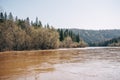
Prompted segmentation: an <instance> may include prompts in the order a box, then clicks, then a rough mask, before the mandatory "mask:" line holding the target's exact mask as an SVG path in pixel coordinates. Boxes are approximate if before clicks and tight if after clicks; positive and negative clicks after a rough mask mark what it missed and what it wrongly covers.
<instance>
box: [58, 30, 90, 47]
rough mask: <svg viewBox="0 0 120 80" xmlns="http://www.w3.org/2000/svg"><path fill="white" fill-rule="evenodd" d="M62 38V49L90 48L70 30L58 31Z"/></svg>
mask: <svg viewBox="0 0 120 80" xmlns="http://www.w3.org/2000/svg"><path fill="white" fill-rule="evenodd" d="M57 31H58V33H59V35H60V37H59V40H60V41H61V42H60V47H67V48H69V47H74V48H75V47H85V46H88V44H87V43H86V42H84V41H83V40H82V39H80V36H79V34H74V33H73V32H72V30H69V29H58V30H57Z"/></svg>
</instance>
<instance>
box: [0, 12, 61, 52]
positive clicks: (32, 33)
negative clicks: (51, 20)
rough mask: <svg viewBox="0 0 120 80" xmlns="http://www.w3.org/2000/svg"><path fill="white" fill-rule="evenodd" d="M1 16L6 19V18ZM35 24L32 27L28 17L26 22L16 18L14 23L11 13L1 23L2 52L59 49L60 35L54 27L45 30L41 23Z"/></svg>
mask: <svg viewBox="0 0 120 80" xmlns="http://www.w3.org/2000/svg"><path fill="white" fill-rule="evenodd" d="M1 16H2V19H4V17H5V16H4V15H1ZM34 24H36V25H31V23H30V20H29V18H28V17H27V18H26V19H25V20H23V19H18V18H17V17H16V19H15V21H14V20H13V16H12V13H10V14H9V16H8V18H7V17H6V19H5V20H3V21H2V22H0V51H5V50H30V49H54V48H58V47H59V34H58V32H57V31H56V30H55V29H54V28H53V27H51V26H49V28H43V26H42V23H41V22H40V21H39V22H38V23H37V22H35V23H34ZM48 25H49V24H48Z"/></svg>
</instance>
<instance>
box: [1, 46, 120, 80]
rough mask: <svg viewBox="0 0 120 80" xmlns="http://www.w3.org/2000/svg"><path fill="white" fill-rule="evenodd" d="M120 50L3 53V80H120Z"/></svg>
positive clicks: (97, 49) (109, 48) (81, 49)
mask: <svg viewBox="0 0 120 80" xmlns="http://www.w3.org/2000/svg"><path fill="white" fill-rule="evenodd" d="M119 75H120V48H119V47H116V48H113V47H107V48H103V47H100V48H99V47H97V48H76V49H74V48H71V49H57V50H48V51H45V50H44V51H11V52H1V53H0V80H120V76H119Z"/></svg>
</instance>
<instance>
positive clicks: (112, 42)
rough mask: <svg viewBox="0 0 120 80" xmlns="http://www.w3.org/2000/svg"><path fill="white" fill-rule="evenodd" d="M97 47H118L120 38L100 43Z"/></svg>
mask: <svg viewBox="0 0 120 80" xmlns="http://www.w3.org/2000/svg"><path fill="white" fill-rule="evenodd" d="M98 46H120V37H118V38H113V39H110V40H107V41H104V42H100V43H98Z"/></svg>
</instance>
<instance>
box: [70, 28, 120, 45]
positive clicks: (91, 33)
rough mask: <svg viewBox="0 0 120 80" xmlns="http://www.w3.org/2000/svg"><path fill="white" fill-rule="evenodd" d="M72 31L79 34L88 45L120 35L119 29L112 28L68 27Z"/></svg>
mask: <svg viewBox="0 0 120 80" xmlns="http://www.w3.org/2000/svg"><path fill="white" fill-rule="evenodd" d="M70 30H71V31H73V33H75V34H78V33H79V35H80V38H82V39H83V40H84V41H85V42H87V43H88V44H89V46H96V45H98V43H99V42H104V41H107V40H110V39H112V38H117V37H120V29H113V30H82V29H70Z"/></svg>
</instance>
